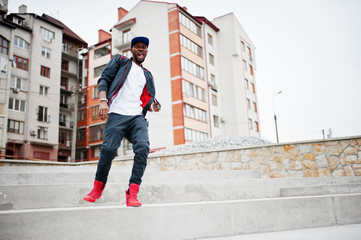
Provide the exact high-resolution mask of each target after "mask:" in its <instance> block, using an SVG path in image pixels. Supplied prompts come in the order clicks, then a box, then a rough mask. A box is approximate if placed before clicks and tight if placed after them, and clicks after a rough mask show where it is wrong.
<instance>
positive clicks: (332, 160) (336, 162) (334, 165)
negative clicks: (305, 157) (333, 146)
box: [327, 156, 341, 172]
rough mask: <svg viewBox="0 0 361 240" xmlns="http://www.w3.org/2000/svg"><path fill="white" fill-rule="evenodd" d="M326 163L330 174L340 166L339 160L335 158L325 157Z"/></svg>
mask: <svg viewBox="0 0 361 240" xmlns="http://www.w3.org/2000/svg"><path fill="white" fill-rule="evenodd" d="M327 161H328V167H329V169H330V171H331V172H332V171H333V170H334V169H336V168H337V166H338V165H339V164H340V162H341V161H340V158H339V157H336V156H330V157H327Z"/></svg>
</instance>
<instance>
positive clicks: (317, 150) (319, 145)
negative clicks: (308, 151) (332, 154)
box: [312, 143, 325, 155]
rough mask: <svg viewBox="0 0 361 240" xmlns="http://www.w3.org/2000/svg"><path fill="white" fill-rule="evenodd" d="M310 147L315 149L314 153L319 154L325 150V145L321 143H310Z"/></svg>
mask: <svg viewBox="0 0 361 240" xmlns="http://www.w3.org/2000/svg"><path fill="white" fill-rule="evenodd" d="M312 147H313V149H314V150H315V154H316V155H320V154H322V153H324V151H325V145H324V144H322V143H314V144H312Z"/></svg>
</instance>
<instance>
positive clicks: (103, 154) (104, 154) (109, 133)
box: [95, 113, 149, 185]
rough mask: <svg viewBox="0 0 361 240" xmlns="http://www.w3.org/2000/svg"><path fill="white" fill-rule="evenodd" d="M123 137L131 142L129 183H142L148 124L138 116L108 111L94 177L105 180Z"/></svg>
mask: <svg viewBox="0 0 361 240" xmlns="http://www.w3.org/2000/svg"><path fill="white" fill-rule="evenodd" d="M123 137H125V138H127V139H128V141H129V142H131V143H132V144H133V151H134V154H135V156H134V163H133V169H132V175H131V177H130V180H129V184H131V183H136V184H138V185H140V184H141V183H142V177H143V174H144V171H145V167H146V166H147V158H148V154H149V137H148V124H147V122H146V120H145V118H144V117H143V116H141V115H139V116H124V115H119V114H116V113H110V114H109V117H108V120H107V123H106V125H105V129H104V140H103V145H102V148H101V151H100V157H99V162H98V168H97V172H96V175H95V179H96V180H98V181H101V182H103V183H104V184H105V183H106V182H107V179H108V174H109V170H110V167H111V165H112V161H113V159H114V157H115V154H116V152H117V149H118V148H119V146H120V142H121V140H122V139H123Z"/></svg>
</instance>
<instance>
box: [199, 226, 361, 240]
mask: <svg viewBox="0 0 361 240" xmlns="http://www.w3.org/2000/svg"><path fill="white" fill-rule="evenodd" d="M291 239H292V240H306V239H307V240H325V239H327V240H341V239H347V240H360V239H361V224H351V225H342V226H340V225H335V226H330V227H321V228H306V229H297V230H289V231H280V232H269V233H255V234H245V235H238V236H230V237H217V238H198V239H197V240H291Z"/></svg>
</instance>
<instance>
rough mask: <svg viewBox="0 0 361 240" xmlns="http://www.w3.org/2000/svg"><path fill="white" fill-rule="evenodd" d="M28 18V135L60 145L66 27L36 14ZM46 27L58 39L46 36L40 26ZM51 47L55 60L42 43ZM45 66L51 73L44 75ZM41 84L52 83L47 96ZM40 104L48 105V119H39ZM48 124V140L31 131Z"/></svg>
mask: <svg viewBox="0 0 361 240" xmlns="http://www.w3.org/2000/svg"><path fill="white" fill-rule="evenodd" d="M25 16H26V18H27V21H29V22H30V23H31V24H32V25H31V28H32V30H33V35H32V48H31V64H30V69H29V71H30V72H29V74H30V86H29V92H30V94H28V107H27V109H28V115H27V116H28V117H27V119H28V120H29V121H28V122H29V124H28V131H27V137H28V139H29V140H30V141H31V142H32V143H40V144H50V145H53V146H57V145H58V134H59V105H60V104H59V103H60V97H59V93H60V76H61V70H60V68H61V66H60V64H59V63H61V47H62V30H61V29H59V28H57V27H55V26H53V25H50V24H48V23H46V22H43V21H41V20H39V19H37V18H34V17H32V15H25ZM41 27H43V28H46V29H48V30H50V31H52V32H54V39H53V40H52V41H51V42H48V41H46V40H44V39H43V38H42V35H41V34H40V28H41ZM43 46H44V47H47V48H49V49H51V61H49V59H48V58H45V57H44V56H42V55H41V52H42V47H43ZM41 66H45V67H48V68H50V77H49V78H47V77H44V76H41V74H40V73H41ZM40 85H43V86H47V87H49V90H48V94H47V96H39V88H40ZM39 106H44V107H47V108H48V115H49V118H50V119H48V121H47V122H40V121H38V120H37V119H38V109H39ZM39 126H41V127H46V128H47V129H48V137H47V139H46V140H42V139H39V138H37V137H34V136H31V135H30V131H37V128H38V127H39Z"/></svg>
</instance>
